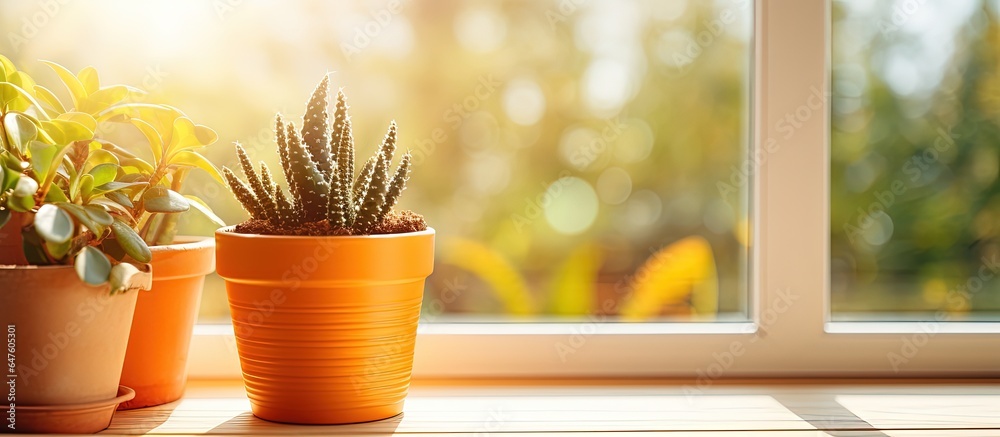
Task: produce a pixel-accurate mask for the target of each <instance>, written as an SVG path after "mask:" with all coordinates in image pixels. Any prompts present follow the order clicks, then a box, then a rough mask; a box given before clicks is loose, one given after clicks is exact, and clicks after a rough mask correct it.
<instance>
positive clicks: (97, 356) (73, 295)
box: [0, 266, 139, 433]
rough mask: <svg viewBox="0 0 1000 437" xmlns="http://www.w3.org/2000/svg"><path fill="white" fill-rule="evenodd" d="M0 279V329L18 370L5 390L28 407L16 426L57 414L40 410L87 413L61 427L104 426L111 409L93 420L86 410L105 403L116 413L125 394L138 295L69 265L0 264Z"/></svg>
mask: <svg viewBox="0 0 1000 437" xmlns="http://www.w3.org/2000/svg"><path fill="white" fill-rule="evenodd" d="M0 284H2V287H0V326H3V329H4V330H5V331H6V334H7V335H6V338H7V348H6V349H7V352H8V353H10V354H11V355H13V357H14V362H15V372H14V374H15V375H16V378H15V381H14V385H13V387H7V384H4V392H5V393H7V392H8V390H10V391H11V392H13V394H14V397H15V399H14V400H13V403H14V404H16V405H17V406H21V407H25V408H24V410H25V411H26V414H24V415H23V416H19V417H18V418H16V421H17V424H16V426H17V428H15V429H14V431H15V432H17V431H18V430H23V431H29V430H36V429H48V428H46V422H47V421H49V420H51V419H52V417H49V416H45V415H37V414H29V413H30V412H31V411H32V409H33V408H34V409H38V408H36V407H63V408H51V409H55V410H66V411H69V412H75V413H81V414H82V416H78V417H77V416H74V417H75V418H70V419H68V421H66V422H65V423H60V426H59V427H58V430H59V432H64V433H92V432H97V431H100V430H101V429H104V428H106V427H107V426H108V423H109V422H110V419H111V415H110V414H104V413H102V414H104V415H103V416H102V417H103V418H104V419H102V420H98V421H97V422H95V421H94V420H92V418H89V416H88V414H83V413H87V412H88V411H81V410H80V407H81V406H83V407H86V406H93V405H105V404H107V405H108V406H110V407H111V411H113V410H114V405H115V404H117V403H118V402H119V401H120V400H121V399H122V398H119V394H120V393H119V386H118V383H119V379H120V378H121V373H122V363H123V362H124V361H125V347H126V345H127V344H128V336H129V327H130V326H131V324H132V315H133V312H134V311H135V302H136V298H137V297H138V295H139V292H137V291H128V292H126V293H122V294H116V295H111V294H110V288H109V287H108V286H107V285H104V286H96V287H95V286H91V285H87V284H86V283H84V282H82V281H80V279H79V278H78V277H77V274H76V271H75V270H74V269H73V268H72V267H69V266H45V267H38V266H16V267H15V266H0ZM11 349H13V351H14V352H12V353H11V352H10V350H11ZM5 369H6V367H5ZM8 373H9V372H7V371H6V370H5V374H8ZM4 397H5V398H6V397H7V396H4ZM15 411H16V409H15ZM5 417H6V416H5ZM7 424H8V422H7V421H4V425H5V426H4V428H5V429H7V427H6V425H7Z"/></svg>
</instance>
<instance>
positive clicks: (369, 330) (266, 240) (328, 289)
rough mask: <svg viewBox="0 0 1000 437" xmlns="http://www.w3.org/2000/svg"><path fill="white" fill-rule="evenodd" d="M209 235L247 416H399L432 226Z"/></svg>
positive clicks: (318, 420) (327, 419)
mask: <svg viewBox="0 0 1000 437" xmlns="http://www.w3.org/2000/svg"><path fill="white" fill-rule="evenodd" d="M215 237H216V245H217V248H216V262H217V264H218V272H219V276H222V277H223V278H224V279H225V280H226V290H227V292H228V296H229V307H230V312H231V314H232V318H233V327H234V329H235V332H236V346H237V350H238V352H239V355H240V365H241V366H242V368H243V380H244V383H245V384H246V389H247V394H248V396H249V398H250V404H251V407H252V410H253V414H254V415H256V416H257V417H260V418H262V419H265V420H271V421H275V422H287V423H303V424H337V423H354V422H367V421H371V420H379V419H385V418H388V417H392V416H395V415H397V414H399V413H400V412H402V411H403V400H404V399H405V398H406V392H407V389H408V388H409V385H410V373H411V370H412V368H413V347H414V342H415V340H416V333H417V321H418V319H419V318H420V304H421V301H422V299H423V291H424V280H425V279H426V278H427V276H428V275H430V273H431V271H432V270H433V265H434V230H433V229H428V230H426V231H421V232H413V233H407V234H392V235H371V236H347V237H291V236H271V235H248V234H238V233H234V232H232V228H226V229H221V230H219V231H217V232H216V234H215Z"/></svg>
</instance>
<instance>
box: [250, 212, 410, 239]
mask: <svg viewBox="0 0 1000 437" xmlns="http://www.w3.org/2000/svg"><path fill="white" fill-rule="evenodd" d="M426 229H427V222H425V221H424V216H422V215H420V214H417V213H415V212H413V211H400V212H397V211H392V212H390V213H389V215H387V216H386V217H385V220H382V223H379V224H378V226H376V227H375V229H374V230H372V232H371V233H372V235H376V234H405V233H407V232H418V231H423V230H426ZM236 233H238V234H261V235H297V236H314V237H320V236H338V235H354V234H353V233H351V230H350V229H345V228H342V227H340V226H331V225H330V222H329V221H327V220H322V221H318V222H310V223H303V224H302V225H299V226H297V227H294V228H291V229H289V228H285V227H281V226H275V225H274V224H273V223H271V222H268V221H266V220H253V219H251V220H247V221H245V222H243V223H240V224H238V225H236Z"/></svg>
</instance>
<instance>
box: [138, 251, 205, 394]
mask: <svg viewBox="0 0 1000 437" xmlns="http://www.w3.org/2000/svg"><path fill="white" fill-rule="evenodd" d="M149 249H150V251H151V252H152V253H153V261H152V263H151V264H152V265H153V288H151V289H150V290H149V291H145V292H142V293H139V301H138V302H137V303H136V307H135V318H134V319H133V322H132V335H131V336H130V337H129V341H128V351H127V352H126V354H125V367H124V369H123V370H122V385H125V386H128V387H131V388H132V389H134V390H135V392H136V394H135V398H134V399H132V400H130V401H127V402H125V403H123V404H121V406H119V407H118V409H120V410H127V409H132V408H142V407H149V406H153V405H160V404H165V403H167V402H173V401H176V400H177V399H180V398H181V396H182V395H184V384H185V382H186V381H187V359H188V350H189V349H190V347H191V331H192V330H193V329H194V324H195V320H196V319H197V318H198V306H199V305H200V303H201V292H202V289H203V288H204V286H205V275H208V274H209V273H212V271H214V270H215V240H213V239H211V238H192V237H179V238H178V239H177V243H174V244H170V245H166V246H152V247H150V248H149Z"/></svg>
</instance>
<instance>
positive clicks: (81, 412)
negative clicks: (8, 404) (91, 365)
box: [4, 385, 135, 434]
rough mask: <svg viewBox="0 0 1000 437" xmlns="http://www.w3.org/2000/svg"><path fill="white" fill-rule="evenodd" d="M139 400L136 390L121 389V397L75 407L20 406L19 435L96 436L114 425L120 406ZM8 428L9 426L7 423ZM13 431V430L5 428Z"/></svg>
mask: <svg viewBox="0 0 1000 437" xmlns="http://www.w3.org/2000/svg"><path fill="white" fill-rule="evenodd" d="M134 397H135V390H132V389H131V388H128V387H125V386H124V385H119V386H118V397H116V398H114V399H108V400H103V401H96V402H88V403H85V404H72V405H40V406H34V405H23V406H21V405H18V406H17V407H16V410H15V411H16V413H15V414H16V421H17V422H16V427H17V428H16V429H15V430H14V431H15V432H18V433H57V434H93V433H95V432H98V431H101V430H103V429H105V428H107V427H108V425H111V418H112V417H114V415H115V409H117V408H118V404H120V403H122V402H125V401H128V400H130V399H132V398H134ZM4 425H6V423H5V424H4ZM5 431H9V429H5Z"/></svg>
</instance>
